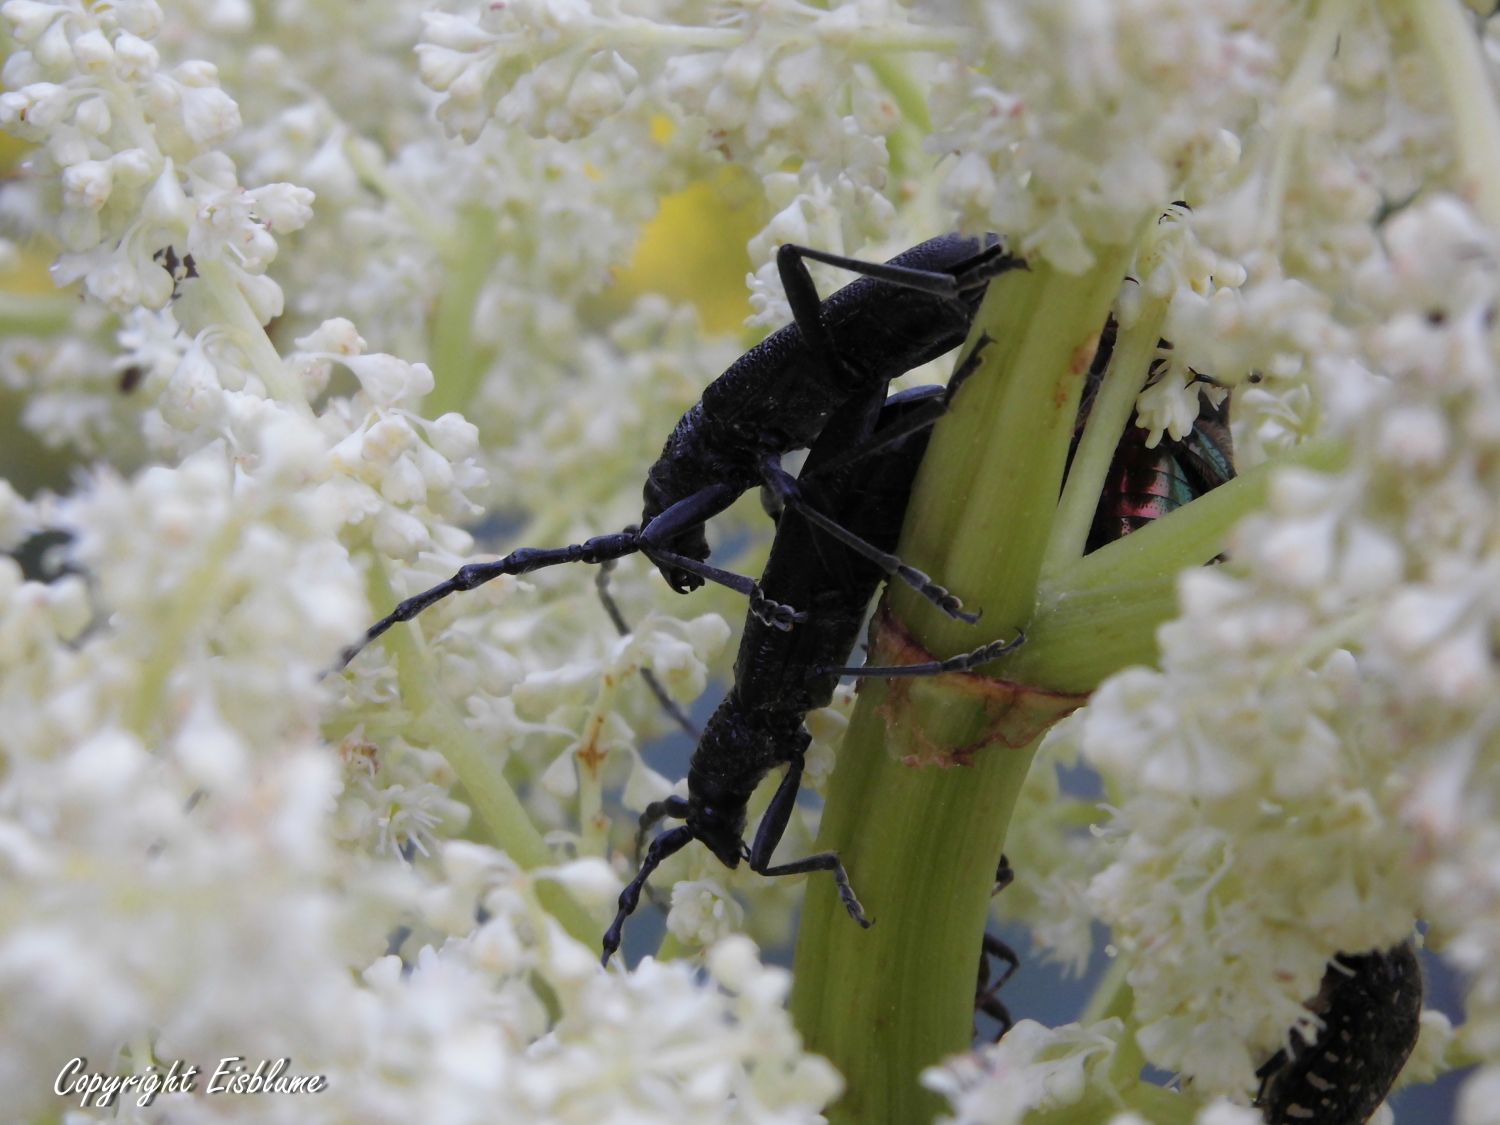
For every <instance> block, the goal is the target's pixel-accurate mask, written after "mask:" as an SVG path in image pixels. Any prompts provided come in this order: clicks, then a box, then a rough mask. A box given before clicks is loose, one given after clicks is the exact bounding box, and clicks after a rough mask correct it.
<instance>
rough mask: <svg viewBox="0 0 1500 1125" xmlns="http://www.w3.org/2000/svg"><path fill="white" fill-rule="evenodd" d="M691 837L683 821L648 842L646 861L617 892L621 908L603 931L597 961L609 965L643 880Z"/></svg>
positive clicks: (690, 830) (639, 898) (691, 831)
mask: <svg viewBox="0 0 1500 1125" xmlns="http://www.w3.org/2000/svg"><path fill="white" fill-rule="evenodd" d="M692 839H693V830H692V829H691V828H689V827H688V826H687V825H685V824H684V825H682V826H681V827H679V828H674V829H672V830H671V831H670V832H663V833H662V834H661V835H660V836H658V837H657V838H656V839H655V840H653V841H652V842H651V850H650V851H648V852H647V853H646V861H645V862H644V863H642V864H641V869H640V870H639V871H637V872H636V873H635V878H634V879H632V880H630V882H629V883H628V884H626V886H625V889H624V890H623V891H621V892H620V902H619V907H620V909H619V911H618V912H617V913H616V914H615V920H614V921H613V922H611V923H610V925H609V929H608V930H606V931H605V933H604V956H603V957H601V958H600V959H599V963H600V964H602V965H604V966H605V967H606V968H608V967H609V959H610V958H611V957H613V956H614V954H615V951H616V950H618V949H619V948H620V936H621V934H622V933H623V931H624V929H625V919H626V918H629V917H630V916H631V914H633V913H635V908H636V907H637V906H639V905H640V902H641V890H642V889H643V888H644V887H645V886H646V880H647V879H649V878H650V877H651V873H652V872H653V871H655V870H656V869H657V868H658V867H660V866H661V863H662V861H663V860H664V859H667V858H668V857H669V856H672V855H675V854H677V853H678V852H680V851H681V850H682V849H683V848H685V847H687V845H688V844H689V843H690V842H691V841H692Z"/></svg>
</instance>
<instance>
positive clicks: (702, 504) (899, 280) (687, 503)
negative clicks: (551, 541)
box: [342, 234, 1024, 664]
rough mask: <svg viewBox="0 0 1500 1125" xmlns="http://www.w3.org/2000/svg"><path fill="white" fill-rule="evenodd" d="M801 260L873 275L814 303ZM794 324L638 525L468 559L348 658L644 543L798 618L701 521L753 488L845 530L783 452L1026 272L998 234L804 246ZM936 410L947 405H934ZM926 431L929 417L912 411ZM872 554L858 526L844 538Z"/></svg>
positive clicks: (752, 358) (937, 597) (656, 477)
mask: <svg viewBox="0 0 1500 1125" xmlns="http://www.w3.org/2000/svg"><path fill="white" fill-rule="evenodd" d="M806 259H812V260H815V261H821V262H826V263H829V264H831V265H835V266H840V267H843V268H845V269H849V270H852V271H854V272H857V273H861V274H864V275H865V276H863V277H861V278H859V279H858V280H856V281H855V282H853V283H852V284H850V285H847V286H845V287H844V288H842V289H840V290H839V291H838V292H836V293H834V294H833V295H832V296H831V297H829V298H828V299H827V300H826V301H821V302H820V301H819V299H818V294H817V290H816V289H815V287H814V286H813V282H812V277H811V275H810V274H809V273H808V270H807V266H806V262H805V260H806ZM777 266H778V269H779V271H780V275H781V281H782V284H783V286H784V287H785V289H786V292H787V297H788V299H789V300H790V302H791V306H792V313H793V318H794V319H793V323H791V324H789V325H786V326H785V327H783V328H781V329H779V330H778V331H776V332H773V333H772V334H771V335H770V336H768V337H767V338H766V339H765V340H764V341H762V342H761V343H760V344H758V345H756V346H755V347H754V348H752V349H750V351H748V352H746V353H745V354H744V355H743V356H741V357H740V358H739V359H738V360H736V361H735V362H734V363H733V364H731V365H730V367H729V368H728V370H726V371H725V372H724V373H723V374H722V375H720V376H719V377H718V378H717V379H715V380H714V381H713V382H712V383H710V384H709V386H708V387H707V388H706V389H705V391H704V393H703V397H702V399H700V400H699V402H698V403H697V404H696V405H694V406H693V407H692V408H691V409H689V410H688V412H687V413H686V414H684V415H683V416H682V418H681V420H679V421H678V423H677V425H676V426H675V427H674V429H673V430H672V433H671V435H670V436H669V437H668V438H667V441H666V444H665V445H664V446H663V447H662V452H661V456H660V457H659V458H658V459H657V461H656V463H655V464H654V465H653V466H652V467H651V469H650V471H649V472H648V474H647V478H646V485H645V505H644V508H643V510H642V515H641V526H640V527H639V528H635V527H630V528H626V529H625V530H623V531H619V532H614V533H611V534H607V535H599V536H596V537H594V538H593V539H589V540H587V541H586V542H583V543H575V544H570V545H568V546H566V547H555V548H535V547H523V548H520V549H518V550H516V551H512V552H511V553H510V554H509V555H507V556H505V557H504V558H502V559H498V560H496V561H494V562H487V563H471V564H469V565H468V566H465V567H463V568H461V569H460V570H459V571H458V572H457V573H456V574H455V575H454V576H453V577H452V578H450V579H448V580H447V581H446V582H443V583H440V584H438V585H437V586H434V587H432V588H431V589H429V590H426V591H423V592H422V593H419V594H416V595H414V596H413V597H410V598H407V599H406V600H405V601H403V602H402V603H401V604H400V605H398V606H397V607H396V609H395V610H394V611H393V612H392V613H391V614H389V615H388V616H387V617H385V618H383V619H382V620H381V621H379V622H377V623H376V624H375V625H373V626H372V627H371V628H370V629H369V630H368V631H367V633H366V634H365V637H364V639H363V640H362V641H361V642H360V643H359V644H357V645H353V646H351V647H350V648H349V649H347V650H345V652H344V655H343V661H342V662H343V663H345V664H347V663H348V662H349V660H351V659H353V657H354V656H355V655H356V654H357V653H358V652H359V651H360V649H362V648H363V647H364V646H365V645H366V644H368V643H369V642H370V641H372V640H374V639H375V638H376V637H379V636H380V635H381V634H382V633H384V632H385V631H386V630H387V629H389V628H391V626H393V625H396V624H398V623H400V622H402V621H410V620H412V619H413V618H414V617H416V616H417V615H418V614H419V613H421V612H422V611H423V610H425V609H426V608H427V607H428V606H430V605H432V604H433V603H435V602H437V601H439V600H440V599H442V598H444V597H447V596H448V595H449V594H452V593H457V592H459V591H463V590H472V589H474V588H475V587H477V586H479V585H482V584H483V583H485V582H488V581H490V580H491V579H493V578H498V577H499V576H501V575H504V574H526V573H529V572H530V571H533V570H537V569H539V568H541V567H546V566H555V565H558V564H560V563H570V562H587V563H603V562H606V561H608V560H611V559H617V558H620V557H622V556H624V555H628V554H632V553H634V552H636V551H640V552H643V553H645V554H646V555H647V557H649V558H650V559H651V560H652V562H654V563H655V564H656V565H657V567H658V568H659V569H660V570H661V571H662V573H663V574H664V575H665V576H666V578H667V580H668V582H670V583H671V585H672V586H673V587H674V588H675V589H677V590H679V591H686V590H690V589H692V588H694V587H697V586H699V585H702V583H703V582H704V581H712V582H717V583H720V584H722V585H725V586H728V587H730V588H731V589H735V590H739V591H741V592H743V593H746V594H748V595H749V596H750V598H751V608H752V609H753V610H754V611H755V612H756V614H757V615H758V616H759V617H761V618H763V619H764V620H767V621H769V622H772V623H774V624H775V625H776V626H777V627H778V628H783V629H785V628H789V627H790V626H791V625H792V624H793V623H794V621H796V620H798V619H799V618H800V614H801V613H802V612H803V611H802V609H801V607H798V606H797V605H796V603H795V602H790V603H784V602H779V601H777V600H773V599H771V598H769V597H766V596H763V595H762V594H761V592H760V589H759V587H758V586H757V585H756V584H755V583H754V582H752V581H751V580H750V579H748V578H745V577H743V576H741V575H736V574H731V573H729V572H727V571H723V570H720V569H718V568H716V567H712V566H709V565H708V564H707V563H706V561H705V560H706V559H707V558H708V555H709V548H708V540H707V538H706V537H705V534H704V523H705V522H706V521H707V520H709V519H711V518H712V517H713V516H715V515H717V514H718V513H719V512H722V511H723V510H724V509H725V508H727V507H728V506H729V505H730V504H731V503H733V502H734V500H735V499H737V498H738V497H739V496H740V495H741V494H742V493H744V492H745V491H746V490H747V489H749V488H751V487H754V486H755V485H758V484H761V485H765V486H766V487H767V489H768V490H769V491H770V492H772V493H773V494H774V495H775V497H776V498H777V500H778V502H779V503H780V504H781V505H782V506H783V507H786V508H788V509H796V510H800V511H803V512H804V514H805V515H807V517H808V518H809V519H812V520H814V521H815V522H816V523H817V524H818V526H819V527H820V528H821V529H822V531H823V532H824V533H825V534H829V535H834V536H836V537H837V536H838V535H839V533H840V532H841V531H842V528H841V527H840V526H839V525H838V524H837V523H835V522H833V521H831V520H828V519H827V518H826V517H823V518H819V517H820V515H821V513H819V512H818V511H817V510H816V508H815V506H814V505H813V504H812V503H811V502H810V501H808V500H807V499H805V498H804V497H803V496H802V494H801V490H800V487H799V484H798V482H797V481H796V480H795V479H793V478H792V477H791V476H790V475H789V474H788V473H786V472H785V470H783V469H782V467H781V456H782V454H784V453H788V452H790V451H792V450H795V449H800V448H804V447H807V446H810V445H811V444H813V442H814V441H815V440H816V439H817V438H818V437H819V435H820V434H822V433H823V432H824V430H825V429H826V428H827V427H828V426H829V425H830V423H831V421H832V420H834V419H836V418H838V417H840V416H841V415H843V414H845V413H847V412H850V411H853V412H855V413H858V412H860V411H863V410H867V409H868V404H869V403H870V402H871V401H877V402H878V401H879V400H880V399H883V398H884V397H885V390H886V386H887V384H889V382H890V381H891V380H892V379H893V378H895V377H896V376H897V375H901V374H903V373H905V372H907V371H910V370H911V369H912V368H914V367H917V366H919V365H920V364H923V363H925V362H927V361H928V360H930V359H934V358H936V357H938V356H940V355H942V354H943V353H944V352H947V351H950V350H952V349H953V348H955V347H957V346H958V345H959V344H960V343H961V342H962V341H963V338H964V336H965V334H966V333H967V332H968V329H969V325H970V323H971V322H972V321H973V318H974V313H975V311H976V310H977V309H978V307H979V302H980V300H981V298H982V297H983V295H984V291H985V287H986V286H987V285H988V284H989V282H990V281H991V280H992V279H993V278H994V277H996V276H998V275H999V274H1001V273H1004V272H1005V271H1007V270H1011V269H1016V268H1024V263H1023V262H1022V261H1021V260H1020V259H1018V258H1014V257H1011V256H1009V255H1008V254H1006V253H1005V252H1004V249H1003V247H1002V246H1000V244H999V242H998V239H996V238H995V236H993V235H989V236H985V237H984V238H966V237H963V236H960V235H956V234H946V235H941V236H939V237H937V238H933V239H929V240H928V241H926V242H924V243H922V244H920V245H919V246H915V247H913V248H912V249H910V250H908V251H906V252H905V253H903V254H900V255H898V256H897V257H895V258H893V259H891V261H889V262H886V263H871V262H860V261H857V260H855V259H851V258H844V257H840V256H838V255H833V254H824V253H822V252H821V251H816V250H810V249H806V248H804V247H799V246H790V245H788V246H782V247H781V248H780V250H779V251H778V252H777ZM926 408H927V409H929V410H933V411H936V413H934V414H932V415H931V417H930V418H927V419H926V421H927V422H930V421H932V420H935V418H936V416H937V414H938V413H941V410H942V406H941V404H940V403H938V402H930V403H928V404H927V407H926ZM908 424H909V425H911V426H913V427H919V426H920V425H922V424H924V422H923V420H922V419H921V418H913V419H911V420H909V422H908ZM844 542H845V543H846V545H848V546H850V547H851V548H852V549H854V550H855V551H864V547H863V544H862V542H861V540H860V538H859V537H858V536H845V537H844ZM872 557H878V559H879V561H880V562H881V564H882V566H883V567H885V571H884V572H885V573H888V574H893V575H895V576H896V577H899V578H900V579H902V580H903V581H905V582H907V583H909V584H910V585H912V586H913V587H915V588H916V589H917V590H918V591H919V592H921V593H922V594H923V595H924V596H926V597H927V598H929V599H930V600H931V601H933V602H934V603H935V604H936V605H938V606H939V607H940V608H942V609H943V610H945V611H946V612H948V613H950V614H952V615H954V616H957V617H962V618H964V619H966V620H972V619H973V618H972V617H971V616H970V615H968V614H965V613H963V612H962V611H961V609H960V603H959V601H958V599H957V598H955V597H953V596H952V595H951V594H949V593H948V592H947V591H946V590H943V589H942V588H941V587H939V586H937V585H935V584H934V583H932V582H931V580H930V579H928V578H927V576H926V575H924V574H922V573H921V572H920V571H917V570H914V569H912V568H911V567H907V566H905V565H903V564H901V562H900V560H898V559H894V558H891V557H889V556H888V555H887V554H885V553H879V554H878V555H872Z"/></svg>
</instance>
